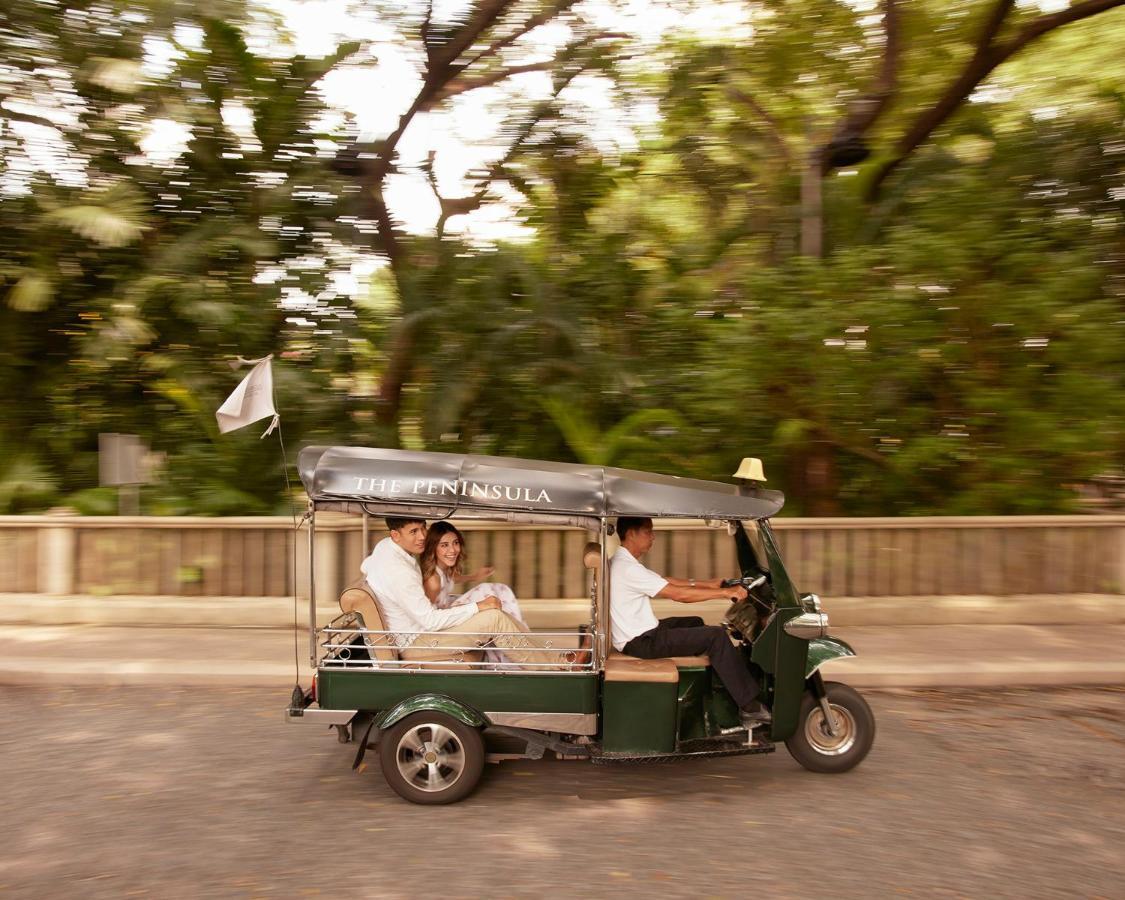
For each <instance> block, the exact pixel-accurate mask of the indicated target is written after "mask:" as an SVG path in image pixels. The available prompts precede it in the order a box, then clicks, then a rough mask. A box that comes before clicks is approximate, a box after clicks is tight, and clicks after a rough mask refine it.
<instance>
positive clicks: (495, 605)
mask: <svg viewBox="0 0 1125 900" xmlns="http://www.w3.org/2000/svg"><path fill="white" fill-rule="evenodd" d="M743 593H745V591H743ZM499 608H500V598H499V597H497V596H496V595H494V594H490V595H489V596H487V597H485V598H484V599H483V600H478V601H477V612H484V611H485V610H486V609H499Z"/></svg>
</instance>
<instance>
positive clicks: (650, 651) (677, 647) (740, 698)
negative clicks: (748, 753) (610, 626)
mask: <svg viewBox="0 0 1125 900" xmlns="http://www.w3.org/2000/svg"><path fill="white" fill-rule="evenodd" d="M622 652H624V653H628V654H629V655H630V656H636V657H638V658H639V659H657V658H659V657H662V656H702V655H704V654H706V655H707V657H708V658H709V659H710V660H711V668H713V669H714V670H715V672H716V673H718V676H719V678H720V679H721V680H722V682H723V687H725V688H726V689H727V691H728V692H729V693H730V695H731V697H733V698H734V702H735V703H737V704H738V706H739V708H740V709H748V708H751V707H753V705H754V700H755V698H756V697H757V696H758V690H759V688H758V682H757V681H755V680H754V676H753V675H751V674H750V669H749V667H748V665H747V663H746V661H745V660H744V659H743V657H742V652H741V651H740V650H739V649H738V648H737V647H735V645H734V644H732V643H731V642H730V638H729V637H728V636H727V630H726V629H725V628H723V627H722V626H721V625H704V624H703V620H702V619H701V618H699V616H674V617H671V618H667V619H661V620H660V623H659V624H658V625H657V626H656V627H655V628H653V629H650V630H649V631H646V632H645V633H644V634H639V635H637V636H636V637H635V638H633V639H632V640H631V641H629V643H627V644H626V645H625V646H624V648H622Z"/></svg>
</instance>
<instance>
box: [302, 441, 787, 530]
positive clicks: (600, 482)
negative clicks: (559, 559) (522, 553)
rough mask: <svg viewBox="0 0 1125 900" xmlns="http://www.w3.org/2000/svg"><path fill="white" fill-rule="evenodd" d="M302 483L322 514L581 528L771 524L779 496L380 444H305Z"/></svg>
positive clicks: (696, 481)
mask: <svg viewBox="0 0 1125 900" xmlns="http://www.w3.org/2000/svg"><path fill="white" fill-rule="evenodd" d="M298 466H299V468H300V473H301V481H302V482H303V483H304V486H305V490H306V492H307V493H308V495H309V498H310V499H311V500H312V501H313V503H314V504H315V505H316V506H317V507H319V508H326V507H327V508H335V509H341V510H352V511H366V512H369V513H375V514H393V513H395V512H404V511H407V510H409V511H411V512H414V513H416V514H418V515H422V516H425V517H427V518H444V517H447V516H451V515H453V514H455V513H456V514H458V515H477V516H489V517H493V516H495V517H497V518H510V519H513V520H517V521H518V520H520V519H525V520H532V519H539V518H540V517H541V516H558V515H563V516H567V517H570V518H571V519H572V520H573V521H574V522H575V524H578V523H579V522H589V521H590V520H600V519H606V518H610V517H616V516H651V517H653V518H690V519H728V520H730V519H764V518H769V517H770V516H772V515H774V514H775V513H777V512H778V510H780V509H781V507H782V504H783V503H784V502H785V498H784V495H783V494H782V493H781V492H780V491H769V490H764V489H761V488H758V487H749V486H735V485H731V484H724V483H722V482H718V481H703V480H701V479H696V478H679V477H677V476H675V475H658V474H654V473H652V472H641V471H636V470H632V469H616V468H612V467H609V466H588V465H580V464H576V463H559V462H548V461H544V460H531V459H517V458H513V457H503V456H476V455H473V454H465V453H430V452H423V451H414V450H387V449H381V448H377V447H370V448H368V447H306V448H305V449H304V450H302V451H301V454H300V459H299V462H298Z"/></svg>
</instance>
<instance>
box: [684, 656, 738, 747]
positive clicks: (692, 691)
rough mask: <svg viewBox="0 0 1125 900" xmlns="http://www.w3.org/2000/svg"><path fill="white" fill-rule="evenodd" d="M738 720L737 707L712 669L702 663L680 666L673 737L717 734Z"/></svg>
mask: <svg viewBox="0 0 1125 900" xmlns="http://www.w3.org/2000/svg"><path fill="white" fill-rule="evenodd" d="M738 724H739V720H738V707H737V706H735V703H734V700H733V699H732V698H731V695H730V694H728V693H727V691H726V688H724V687H723V684H722V682H721V681H719V679H718V677H717V676H716V675H715V673H714V671H713V670H712V669H710V668H708V667H704V666H690V667H688V666H681V667H680V682H679V687H678V694H677V697H676V740H677V741H678V742H682V741H695V740H701V739H703V738H710V737H716V736H717V735H719V734H721V733H722V731H723V730H724V729H727V728H735V727H737V726H738Z"/></svg>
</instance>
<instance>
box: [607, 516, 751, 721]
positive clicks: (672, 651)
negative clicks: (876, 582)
mask: <svg viewBox="0 0 1125 900" xmlns="http://www.w3.org/2000/svg"><path fill="white" fill-rule="evenodd" d="M617 536H618V538H619V539H620V540H621V546H620V548H618V550H617V552H616V553H615V554H614V555H613V558H612V559H611V560H610V563H609V598H610V599H609V603H610V616H609V618H610V622H611V623H612V631H613V646H614V649H616V650H619V651H621V652H622V653H627V654H628V655H629V656H636V657H639V658H640V659H656V658H659V657H664V656H699V655H702V654H706V655H707V656H708V657H709V658H710V660H711V666H712V667H713V668H714V670H715V672H716V673H718V676H719V678H720V679H721V680H722V682H723V685H724V687H726V689H727V691H728V692H729V693H730V695H731V697H733V698H734V702H735V703H737V704H738V707H739V709H740V710H741V711H742V723H743V724H744V725H747V726H750V727H754V726H756V725H760V724H762V723H764V722H768V721H770V714H769V711H768V710H766V709H765V708H764V707H763V706H762V704H761V703H759V702H758V700H757V699H756V698H757V696H758V692H759V690H760V688H759V686H758V682H757V681H756V680H755V679H754V676H753V675H751V674H750V668H749V666H748V664H747V662H746V660H745V658H744V657H743V655H742V652H741V651H740V650H739V649H738V648H737V647H736V646H735V645H734V644H732V643H731V640H730V637H729V636H728V635H727V632H726V629H725V628H723V627H722V626H721V625H704V624H703V619H701V618H700V617H699V616H674V617H670V618H667V619H657V618H656V615H655V614H654V613H653V611H652V598H653V597H663V598H665V599H667V600H675V601H676V602H678V603H701V602H702V601H704V600H742V599H745V597H746V596H747V592H746V588H744V587H729V588H724V587H722V586H721V585H720V583H719V579H718V578H713V579H708V580H699V579H694V578H690V579H683V578H671V577H665V576H662V575H658V574H657V573H656V572H654V571H652V569H647V568H645V567H644V566H643V565H641V562H640V560H641V558H642V557H643V556H644V555H645V554H646V553H648V551H649V550H651V549H652V544H653V541H654V539H655V536H654V534H653V530H652V519H647V518H632V517H626V516H622V517H620V518H619V519H618V520H617Z"/></svg>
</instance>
